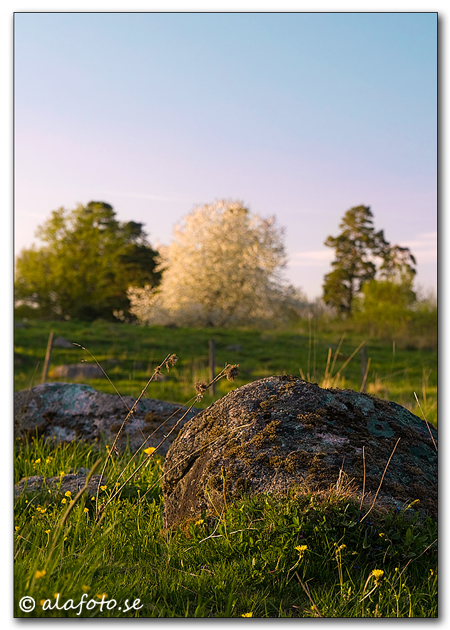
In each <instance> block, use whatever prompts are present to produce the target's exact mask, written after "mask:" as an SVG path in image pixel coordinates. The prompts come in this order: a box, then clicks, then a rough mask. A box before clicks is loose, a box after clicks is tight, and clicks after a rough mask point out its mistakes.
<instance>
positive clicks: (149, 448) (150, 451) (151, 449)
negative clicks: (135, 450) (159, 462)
mask: <svg viewBox="0 0 450 630" xmlns="http://www.w3.org/2000/svg"><path fill="white" fill-rule="evenodd" d="M155 451H156V448H153V446H149V447H148V448H146V449H144V453H147V455H151V454H152V453H154V452H155Z"/></svg>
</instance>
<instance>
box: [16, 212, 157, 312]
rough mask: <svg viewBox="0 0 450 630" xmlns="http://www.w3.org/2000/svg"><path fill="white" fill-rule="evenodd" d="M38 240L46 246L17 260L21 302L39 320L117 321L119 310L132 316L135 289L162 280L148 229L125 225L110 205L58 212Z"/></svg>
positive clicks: (17, 280)
mask: <svg viewBox="0 0 450 630" xmlns="http://www.w3.org/2000/svg"><path fill="white" fill-rule="evenodd" d="M36 236H37V237H38V238H40V240H41V241H42V242H43V243H44V246H43V247H42V248H40V249H38V248H36V246H32V247H31V248H30V249H24V250H23V251H22V252H21V253H20V255H19V256H18V258H17V260H16V272H15V297H16V300H18V301H20V302H22V303H24V304H29V305H33V306H34V307H35V308H36V313H37V315H40V316H46V317H55V316H56V317H65V318H71V317H76V318H79V319H88V320H92V319H95V318H97V317H103V318H108V319H113V317H114V316H113V312H114V311H115V310H117V311H120V310H122V311H123V312H127V311H128V307H129V301H128V298H127V295H126V292H127V289H128V286H129V285H130V284H134V285H138V286H145V285H155V284H156V283H157V282H158V280H159V274H158V273H157V272H155V264H156V263H155V260H154V259H155V256H156V253H157V252H156V251H154V250H153V249H152V248H151V247H150V245H149V244H148V242H147V239H146V234H145V232H144V231H143V224H142V223H136V222H134V221H130V222H126V223H120V222H119V221H117V219H116V218H115V212H114V210H113V208H112V206H110V205H109V204H107V203H104V202H96V201H91V202H89V203H88V204H87V205H86V206H83V205H81V204H80V205H78V206H77V207H76V208H75V209H74V210H72V211H67V210H65V209H64V208H59V209H58V210H54V211H53V212H52V214H51V217H50V218H49V219H48V220H47V221H46V222H45V223H44V224H43V225H42V226H40V227H39V228H38V230H37V232H36Z"/></svg>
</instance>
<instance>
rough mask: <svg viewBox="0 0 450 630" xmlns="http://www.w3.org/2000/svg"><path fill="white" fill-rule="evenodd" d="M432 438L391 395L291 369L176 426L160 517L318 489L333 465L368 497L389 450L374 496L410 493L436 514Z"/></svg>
mask: <svg viewBox="0 0 450 630" xmlns="http://www.w3.org/2000/svg"><path fill="white" fill-rule="evenodd" d="M430 432H431V434H432V436H433V438H432V437H431V434H430ZM399 438H400V441H399V442H398V444H397V447H396V448H395V452H394V454H393V455H392V453H393V451H394V447H395V446H396V443H397V440H398V439H399ZM433 440H434V442H433ZM436 445H437V432H436V430H435V429H433V428H431V427H430V428H428V427H427V424H426V423H425V422H424V421H423V420H421V419H420V418H418V417H417V416H415V415H413V414H412V413H411V412H409V411H408V410H407V409H405V408H403V407H401V406H400V405H398V404H396V403H393V402H389V401H387V400H381V399H377V398H373V397H371V396H369V395H367V394H363V393H358V392H354V391H350V390H337V389H321V388H320V387H319V386H318V385H316V384H313V383H308V382H306V381H303V380H301V379H300V378H297V377H294V376H271V377H269V378H264V379H261V380H258V381H256V382H254V383H249V384H248V385H244V386H243V387H240V388H238V389H236V390H234V391H232V392H230V393H229V394H228V395H227V396H225V397H224V398H222V399H221V400H219V401H218V402H216V403H215V404H213V405H212V406H210V407H208V408H207V409H205V410H204V411H202V412H201V413H200V414H198V415H196V416H195V417H194V418H193V419H192V420H190V421H189V422H188V423H187V424H186V425H185V426H184V427H183V429H182V430H181V431H180V433H179V435H178V438H177V439H176V441H175V442H174V443H173V444H172V446H171V448H170V449H169V452H168V453H167V456H166V459H165V463H164V473H165V477H164V482H163V492H164V526H165V527H171V526H174V525H177V524H178V523H180V522H181V521H182V520H184V519H190V518H196V517H198V516H199V515H200V514H201V513H202V512H203V511H209V510H220V509H221V506H222V505H223V502H224V496H225V498H226V499H227V501H228V500H230V499H233V498H238V497H240V496H241V495H242V494H245V493H275V494H277V493H282V494H284V493H287V492H288V491H289V490H290V489H295V488H296V487H297V488H300V487H302V486H303V487H304V488H305V487H307V488H311V489H324V488H329V487H330V485H331V484H333V483H336V482H337V481H338V479H339V478H340V475H342V473H345V475H346V476H347V478H349V479H351V480H354V485H355V488H357V489H358V487H359V490H360V491H361V490H362V487H363V485H364V488H365V494H366V495H367V493H370V495H371V496H372V497H375V495H376V492H377V490H378V488H379V485H380V482H381V480H382V478H383V472H384V470H385V467H386V464H387V462H388V460H389V458H390V457H391V455H392V458H391V460H390V462H389V466H388V467H387V470H386V474H385V476H384V478H383V483H382V486H381V489H380V492H379V495H378V498H377V500H379V501H381V502H383V501H384V502H385V503H388V504H393V505H396V506H399V505H403V504H405V503H406V502H411V501H413V500H415V499H419V500H420V505H421V507H422V508H423V509H424V510H426V511H427V512H429V513H431V514H433V515H436V509H437V450H436V449H437V446H436ZM363 447H364V452H363ZM341 471H342V472H341Z"/></svg>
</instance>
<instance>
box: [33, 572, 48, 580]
mask: <svg viewBox="0 0 450 630" xmlns="http://www.w3.org/2000/svg"><path fill="white" fill-rule="evenodd" d="M46 573H47V571H46V570H45V569H42V571H39V570H38V571H36V573H35V574H34V577H35V578H36V580H39V579H40V578H41V577H44V575H45V574H46Z"/></svg>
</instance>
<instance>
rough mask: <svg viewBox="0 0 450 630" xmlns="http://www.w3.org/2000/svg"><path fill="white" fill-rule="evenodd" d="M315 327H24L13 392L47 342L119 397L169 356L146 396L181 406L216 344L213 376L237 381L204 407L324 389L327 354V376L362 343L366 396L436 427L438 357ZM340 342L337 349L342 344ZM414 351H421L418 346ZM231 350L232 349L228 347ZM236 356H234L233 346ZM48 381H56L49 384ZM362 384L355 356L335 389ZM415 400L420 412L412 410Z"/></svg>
mask: <svg viewBox="0 0 450 630" xmlns="http://www.w3.org/2000/svg"><path fill="white" fill-rule="evenodd" d="M316 328H317V326H316V325H315V323H314V322H313V324H312V325H311V327H309V326H308V323H306V324H303V327H302V326H297V327H296V328H294V329H292V330H289V331H257V330H245V329H186V328H173V329H172V328H164V327H140V326H132V325H126V324H119V323H117V324H114V323H107V322H102V321H99V322H94V323H92V324H87V323H83V322H81V323H76V322H38V321H33V320H30V321H29V322H27V323H26V324H25V325H24V327H20V328H19V327H18V328H16V330H15V390H16V391H17V390H20V389H27V388H29V387H31V386H33V385H37V384H38V383H40V380H41V374H42V368H43V364H44V358H45V350H46V346H47V340H48V336H49V333H50V331H51V330H53V331H54V334H55V338H56V337H58V336H63V337H64V338H66V339H67V340H68V341H70V342H75V343H78V344H80V345H82V346H84V347H85V348H86V349H87V350H89V352H91V353H92V354H93V355H94V356H95V358H96V359H97V360H98V361H99V362H100V364H101V365H102V367H103V369H104V370H105V371H106V373H107V374H108V376H109V377H110V378H111V380H112V381H113V383H114V385H115V387H116V388H117V389H118V390H119V391H120V393H121V394H122V395H130V396H133V397H135V398H137V397H138V395H139V394H140V392H141V391H142V389H143V387H144V385H145V384H146V382H147V380H148V378H149V377H150V375H151V374H152V372H153V369H154V368H155V367H156V366H157V365H158V364H159V363H161V361H162V360H163V359H164V357H165V356H166V355H167V354H168V353H175V354H177V355H178V357H179V361H178V363H177V365H176V366H175V368H173V369H172V370H171V371H170V373H169V374H166V375H165V380H164V381H162V382H154V383H151V384H150V387H149V389H148V391H147V394H146V395H147V396H148V397H151V398H158V399H161V400H168V401H172V402H178V403H184V402H186V400H188V399H190V398H191V396H192V393H193V391H194V383H195V382H196V381H199V380H202V379H203V380H208V340H209V339H210V338H214V340H215V342H216V365H217V370H219V369H221V368H223V367H224V365H225V364H226V363H238V364H239V366H240V374H239V376H238V378H237V379H236V380H235V381H234V382H233V383H231V382H229V381H227V380H222V381H220V382H219V383H218V384H217V389H216V394H215V396H214V397H213V396H212V395H210V394H207V395H205V396H204V398H203V400H202V401H201V402H200V403H199V406H200V407H206V406H208V405H209V404H211V402H213V401H214V400H217V399H218V398H221V397H222V396H223V395H224V394H226V393H227V392H228V391H230V390H231V389H234V388H235V387H239V386H241V385H243V384H245V383H248V382H251V381H254V380H256V379H258V378H263V377H265V376H271V375H273V374H293V375H297V376H301V375H302V374H303V376H304V377H305V378H306V379H307V380H311V381H313V382H318V383H319V384H323V380H324V375H325V372H326V369H327V360H328V353H329V348H332V354H331V360H330V362H329V364H328V366H329V368H331V365H332V364H333V361H334V357H335V353H336V350H337V349H338V347H339V356H336V362H335V364H334V369H333V375H336V374H337V373H338V372H339V370H340V368H341V367H342V366H343V365H344V363H345V362H346V359H347V358H348V357H349V356H350V355H351V354H352V352H353V351H354V350H355V349H356V348H357V347H358V345H359V344H360V343H361V342H362V341H364V342H365V348H366V356H367V359H368V360H369V359H370V364H369V370H368V375H367V390H368V391H369V392H370V393H373V394H375V395H377V396H379V397H381V398H388V399H390V400H393V401H395V402H398V403H399V404H401V405H403V406H405V407H407V408H409V409H410V410H411V411H413V412H414V413H416V414H417V415H419V416H421V415H422V411H423V413H424V414H425V415H426V418H427V420H428V421H430V422H432V423H433V424H436V423H437V351H436V350H435V349H430V348H420V347H416V346H414V344H412V343H410V344H403V345H402V346H400V345H399V344H397V345H396V346H394V345H393V343H392V342H386V341H380V340H376V339H371V338H370V337H368V336H365V335H364V334H362V333H358V334H356V333H352V332H347V333H346V334H345V336H344V338H343V341H342V336H343V333H342V331H341V330H339V328H337V327H336V326H334V327H331V326H330V327H329V328H328V329H327V328H323V327H320V328H319V331H317V330H316ZM341 341H342V343H341ZM419 345H420V344H419ZM230 346H231V348H230ZM237 346H238V347H240V349H236V347H237ZM80 361H89V362H92V358H91V357H90V356H89V354H88V352H86V351H84V350H82V349H81V348H79V347H76V346H73V349H68V350H67V349H61V348H56V347H55V348H53V351H52V360H51V364H50V374H51V370H52V369H53V368H54V367H56V366H57V365H62V364H67V363H78V362H80ZM48 380H49V381H55V380H58V379H54V378H51V377H50V378H49V379H48ZM85 382H87V383H88V384H89V385H91V386H92V387H94V388H95V389H98V390H100V391H104V392H106V393H111V394H113V393H115V391H114V389H113V387H112V386H111V384H110V383H109V382H108V380H107V379H106V378H101V379H92V380H87V381H85ZM361 382H362V373H361V355H360V353H357V354H356V356H355V357H354V358H353V359H352V360H351V361H350V362H349V363H348V364H347V365H346V367H345V369H344V370H343V371H342V373H341V377H340V379H339V380H338V381H336V382H335V385H336V386H338V387H342V388H345V387H348V388H351V389H356V390H359V389H360V387H361ZM414 392H415V393H416V394H417V396H418V398H419V401H420V405H421V408H422V411H421V410H420V409H419V407H418V406H417V403H416V401H415V397H414Z"/></svg>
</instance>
